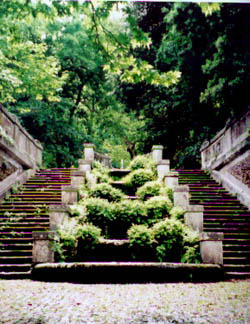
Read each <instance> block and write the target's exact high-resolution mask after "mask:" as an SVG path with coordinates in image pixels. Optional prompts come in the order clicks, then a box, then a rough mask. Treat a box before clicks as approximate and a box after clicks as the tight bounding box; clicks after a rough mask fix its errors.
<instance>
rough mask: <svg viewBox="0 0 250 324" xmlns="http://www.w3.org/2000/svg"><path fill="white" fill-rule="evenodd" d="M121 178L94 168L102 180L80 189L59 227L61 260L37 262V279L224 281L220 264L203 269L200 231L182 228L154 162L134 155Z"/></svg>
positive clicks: (98, 166)
mask: <svg viewBox="0 0 250 324" xmlns="http://www.w3.org/2000/svg"><path fill="white" fill-rule="evenodd" d="M124 173H126V172H124V170H123V171H122V172H120V173H119V171H117V170H116V171H115V172H110V170H109V169H106V168H104V167H103V165H101V164H99V163H97V162H95V163H94V167H93V169H92V174H93V175H94V176H95V177H96V179H97V183H96V184H95V185H93V184H91V183H88V182H87V183H86V184H83V185H82V186H81V188H80V197H81V199H80V201H79V203H78V204H77V205H75V206H71V207H70V210H69V212H70V216H71V217H70V219H69V220H68V221H67V222H65V224H64V225H63V226H62V227H61V228H60V229H59V230H58V237H59V239H58V241H57V242H56V243H55V246H54V248H55V252H56V261H57V262H58V263H57V264H43V265H37V266H36V267H35V268H34V269H33V277H34V278H35V279H39V278H40V277H41V276H42V277H43V278H47V279H49V280H53V281H54V280H65V278H67V280H70V281H81V282H91V280H92V279H91V278H93V282H131V277H132V278H133V279H132V281H134V282H150V281H151V282H163V281H176V280H178V281H179V280H181V281H186V280H190V279H193V280H195V281H200V280H201V278H203V279H204V278H206V279H207V280H209V279H210V280H215V279H219V278H221V275H220V274H221V268H220V267H219V266H216V265H201V264H200V263H201V258H200V252H199V238H198V233H197V232H195V231H193V230H192V229H190V228H189V227H187V226H186V225H185V224H184V211H183V210H182V209H181V208H179V207H174V205H173V192H172V190H171V189H170V188H167V187H165V185H164V184H163V183H162V182H160V181H157V172H156V165H155V163H154V161H153V160H151V159H150V158H147V157H145V156H137V157H136V158H135V159H134V160H133V161H132V162H131V163H130V166H129V172H127V175H125V176H124ZM120 174H121V175H122V178H120ZM61 262H63V263H61ZM125 262H126V263H125ZM209 273H210V275H209ZM63 278H64V279H63Z"/></svg>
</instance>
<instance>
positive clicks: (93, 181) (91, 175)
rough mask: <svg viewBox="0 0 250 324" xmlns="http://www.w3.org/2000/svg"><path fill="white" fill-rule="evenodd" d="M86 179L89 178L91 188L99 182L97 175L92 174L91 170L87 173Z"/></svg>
mask: <svg viewBox="0 0 250 324" xmlns="http://www.w3.org/2000/svg"><path fill="white" fill-rule="evenodd" d="M86 179H87V182H88V185H89V188H90V189H91V188H93V187H94V185H96V183H97V179H96V176H95V175H94V174H92V173H91V172H87V173H86Z"/></svg>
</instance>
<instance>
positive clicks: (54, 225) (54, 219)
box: [49, 205, 68, 231]
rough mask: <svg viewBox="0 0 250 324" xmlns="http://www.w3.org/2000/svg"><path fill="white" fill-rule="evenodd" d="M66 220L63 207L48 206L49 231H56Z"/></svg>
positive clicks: (65, 210)
mask: <svg viewBox="0 0 250 324" xmlns="http://www.w3.org/2000/svg"><path fill="white" fill-rule="evenodd" d="M67 218H68V211H67V208H66V206H65V205H50V206H49V227H50V230H51V231H56V230H57V229H58V228H59V227H60V225H63V223H64V222H65V220H66V219H67Z"/></svg>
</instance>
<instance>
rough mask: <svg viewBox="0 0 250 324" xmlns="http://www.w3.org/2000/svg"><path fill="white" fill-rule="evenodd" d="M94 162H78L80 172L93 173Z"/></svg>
mask: <svg viewBox="0 0 250 324" xmlns="http://www.w3.org/2000/svg"><path fill="white" fill-rule="evenodd" d="M92 163H93V161H91V160H82V159H81V160H78V164H79V171H82V172H84V173H86V172H88V171H89V172H90V171H91V165H92Z"/></svg>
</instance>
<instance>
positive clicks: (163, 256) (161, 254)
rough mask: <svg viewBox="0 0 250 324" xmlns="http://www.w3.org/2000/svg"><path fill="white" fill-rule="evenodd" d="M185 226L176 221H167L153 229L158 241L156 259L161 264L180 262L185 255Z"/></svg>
mask: <svg viewBox="0 0 250 324" xmlns="http://www.w3.org/2000/svg"><path fill="white" fill-rule="evenodd" d="M183 236H184V225H183V224H182V223H181V222H179V221H176V220H174V219H165V220H164V221H161V222H158V223H156V224H155V225H154V226H153V227H152V237H153V239H154V240H155V241H156V257H157V259H158V260H159V261H160V262H163V261H167V262H180V260H181V257H182V254H183Z"/></svg>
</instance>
